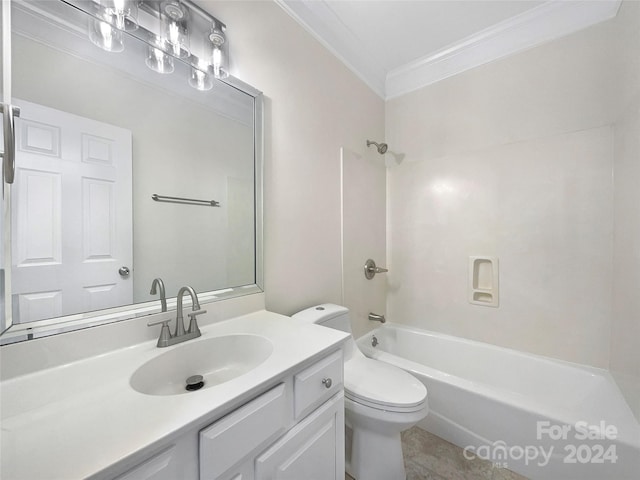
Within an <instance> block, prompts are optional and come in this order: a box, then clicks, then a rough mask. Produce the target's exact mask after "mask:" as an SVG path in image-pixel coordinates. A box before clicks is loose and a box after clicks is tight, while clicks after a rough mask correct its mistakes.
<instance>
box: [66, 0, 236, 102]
mask: <svg viewBox="0 0 640 480" xmlns="http://www.w3.org/2000/svg"><path fill="white" fill-rule="evenodd" d="M67 1H70V2H71V3H73V4H74V5H76V6H78V7H79V8H81V9H83V10H84V11H86V12H88V13H90V14H91V15H92V19H91V22H90V25H89V38H90V39H91V41H92V42H93V43H94V44H95V45H97V46H98V47H100V48H102V49H103V50H106V51H108V52H121V51H123V50H124V48H125V43H126V35H125V34H124V32H127V33H128V34H130V35H132V36H135V37H137V38H138V39H140V40H142V41H144V42H145V43H146V44H147V48H146V59H145V63H146V65H147V66H148V67H149V68H150V69H151V70H153V71H155V72H158V73H162V74H169V73H172V72H173V71H174V70H175V66H174V63H175V59H176V58H177V59H181V60H182V61H184V62H186V63H188V64H190V76H189V78H188V82H189V85H191V86H192V87H194V88H196V89H197V90H202V91H206V90H210V89H211V88H212V87H213V82H214V80H213V79H214V78H218V79H221V78H227V77H228V76H229V42H228V40H227V35H226V25H225V24H224V23H222V22H220V21H219V20H218V19H217V18H215V17H212V16H211V15H209V14H208V13H207V12H205V11H204V10H202V9H201V8H199V7H198V6H196V5H194V4H193V3H192V2H191V1H189V0H67Z"/></svg>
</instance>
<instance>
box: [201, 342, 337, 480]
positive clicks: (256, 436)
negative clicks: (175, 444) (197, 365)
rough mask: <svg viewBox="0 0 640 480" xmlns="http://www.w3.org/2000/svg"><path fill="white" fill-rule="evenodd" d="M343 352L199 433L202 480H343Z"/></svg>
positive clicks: (289, 379) (321, 361) (320, 361)
mask: <svg viewBox="0 0 640 480" xmlns="http://www.w3.org/2000/svg"><path fill="white" fill-rule="evenodd" d="M342 372H343V358H342V351H341V350H340V351H336V352H334V353H332V354H330V355H328V356H327V357H325V358H323V359H321V360H319V361H317V362H315V363H313V364H312V365H311V366H309V367H307V368H304V369H303V370H301V371H299V372H297V373H295V374H294V375H292V376H290V377H288V378H286V379H285V381H284V382H282V383H280V384H279V385H277V386H275V387H273V388H272V389H271V390H269V391H267V392H266V393H263V394H262V395H260V396H258V397H256V398H254V399H253V400H251V401H250V402H248V403H246V404H245V405H243V406H242V407H240V408H238V409H237V410H235V411H233V412H232V413H230V414H228V415H226V416H225V417H223V418H221V419H220V420H218V421H216V422H214V423H213V424H212V425H210V426H209V427H207V428H205V429H203V430H201V431H200V441H199V451H200V480H276V479H277V480H280V479H282V480H285V479H291V480H301V479H304V480H315V479H317V480H331V479H336V480H338V479H342V478H344V394H343V382H342Z"/></svg>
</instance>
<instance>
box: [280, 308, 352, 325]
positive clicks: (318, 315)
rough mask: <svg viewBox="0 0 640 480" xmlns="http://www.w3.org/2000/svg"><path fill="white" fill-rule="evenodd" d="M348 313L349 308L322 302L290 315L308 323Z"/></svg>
mask: <svg viewBox="0 0 640 480" xmlns="http://www.w3.org/2000/svg"><path fill="white" fill-rule="evenodd" d="M348 313H349V309H348V308H346V307H343V306H341V305H335V304H333V303H323V304H321V305H316V306H314V307H309V308H307V309H305V310H302V311H301V312H298V313H295V314H293V315H291V318H295V319H296V320H302V321H303V322H309V323H322V322H326V321H327V320H331V319H332V318H335V317H338V316H340V315H346V314H348Z"/></svg>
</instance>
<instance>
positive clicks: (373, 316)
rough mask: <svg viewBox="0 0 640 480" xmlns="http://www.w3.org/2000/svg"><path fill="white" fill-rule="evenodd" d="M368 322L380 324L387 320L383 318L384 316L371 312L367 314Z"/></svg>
mask: <svg viewBox="0 0 640 480" xmlns="http://www.w3.org/2000/svg"><path fill="white" fill-rule="evenodd" d="M369 320H371V321H374V322H380V323H385V322H386V321H387V319H386V318H384V315H378V314H377V313H373V312H370V313H369Z"/></svg>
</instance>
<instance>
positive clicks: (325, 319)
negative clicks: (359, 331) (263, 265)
mask: <svg viewBox="0 0 640 480" xmlns="http://www.w3.org/2000/svg"><path fill="white" fill-rule="evenodd" d="M293 318H295V319H297V320H302V321H305V322H310V323H317V324H320V325H323V326H325V327H330V328H335V329H337V330H342V331H344V332H349V333H351V321H350V319H349V310H348V309H346V308H345V307H341V306H339V305H332V304H324V305H318V306H317V307H311V308H308V309H306V310H303V311H301V312H299V313H296V314H295V315H293ZM344 394H345V417H346V424H347V427H349V428H351V430H352V434H353V435H352V440H351V448H350V451H351V455H350V458H347V459H346V460H347V463H346V465H347V473H348V474H349V475H351V476H352V477H354V478H355V479H356V480H405V479H406V474H405V471H404V462H403V459H402V444H401V441H400V432H402V431H404V430H406V429H408V428H410V427H412V426H413V425H415V424H416V423H418V422H419V421H420V420H422V419H423V418H424V417H425V416H426V415H427V412H428V405H427V389H426V388H425V386H424V385H423V384H422V383H421V382H420V381H419V380H418V379H417V378H415V377H413V376H412V375H410V374H409V373H407V372H405V371H404V370H401V369H399V368H397V367H394V366H393V365H388V364H386V363H383V362H380V361H378V360H373V359H370V358H367V357H365V356H364V354H363V353H362V352H361V351H360V350H359V349H358V346H357V345H356V343H355V340H354V339H353V336H352V337H351V338H349V339H348V340H347V343H346V346H345V357H344ZM347 450H348V451H349V446H348V445H347Z"/></svg>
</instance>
